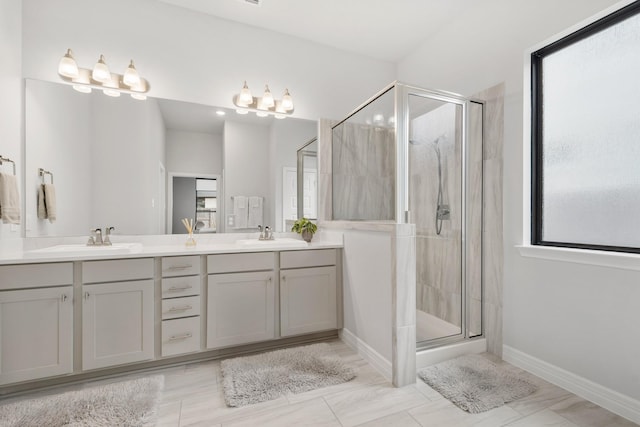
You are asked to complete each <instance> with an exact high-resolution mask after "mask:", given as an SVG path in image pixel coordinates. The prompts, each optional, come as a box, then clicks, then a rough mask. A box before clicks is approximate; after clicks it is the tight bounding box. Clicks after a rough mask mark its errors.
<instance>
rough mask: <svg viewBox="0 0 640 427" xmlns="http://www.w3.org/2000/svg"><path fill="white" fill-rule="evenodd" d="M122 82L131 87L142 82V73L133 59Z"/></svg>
mask: <svg viewBox="0 0 640 427" xmlns="http://www.w3.org/2000/svg"><path fill="white" fill-rule="evenodd" d="M122 82H123V83H124V84H126V85H127V86H129V87H134V86H138V85H139V84H140V74H138V70H136V67H135V65H133V59H132V60H131V63H130V64H129V66H128V67H127V69H126V70H125V71H124V76H123V77H122Z"/></svg>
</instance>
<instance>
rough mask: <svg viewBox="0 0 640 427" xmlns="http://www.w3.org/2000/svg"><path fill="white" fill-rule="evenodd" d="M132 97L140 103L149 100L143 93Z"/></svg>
mask: <svg viewBox="0 0 640 427" xmlns="http://www.w3.org/2000/svg"><path fill="white" fill-rule="evenodd" d="M131 97H132V98H133V99H137V100H138V101H144V100H145V99H147V95H143V94H141V93H132V94H131Z"/></svg>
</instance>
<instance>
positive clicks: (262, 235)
mask: <svg viewBox="0 0 640 427" xmlns="http://www.w3.org/2000/svg"><path fill="white" fill-rule="evenodd" d="M258 230H259V231H260V237H258V240H264V229H263V228H262V226H261V225H259V226H258Z"/></svg>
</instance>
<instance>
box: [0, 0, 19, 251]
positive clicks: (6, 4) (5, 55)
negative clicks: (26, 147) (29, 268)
mask: <svg viewBox="0 0 640 427" xmlns="http://www.w3.org/2000/svg"><path fill="white" fill-rule="evenodd" d="M21 13H22V4H21V2H19V1H15V0H0V58H2V66H0V93H1V94H2V96H0V155H2V156H3V157H8V158H10V159H12V160H14V161H15V162H16V174H17V175H18V176H20V174H21V173H22V148H21V147H22V141H21V139H22V128H21V123H22V67H21V49H22V37H21V31H22V19H21ZM0 169H1V170H2V171H3V172H9V173H11V172H12V169H11V163H5V164H3V165H2V166H1V167H0ZM19 187H20V193H21V197H24V194H22V193H23V192H22V183H20V185H19ZM22 217H23V220H24V212H22ZM18 237H20V227H16V226H12V225H5V224H2V223H1V222H0V239H2V240H5V241H6V239H8V238H18Z"/></svg>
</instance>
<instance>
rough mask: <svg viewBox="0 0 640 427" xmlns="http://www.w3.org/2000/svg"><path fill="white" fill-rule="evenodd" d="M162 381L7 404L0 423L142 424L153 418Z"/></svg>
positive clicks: (27, 426) (53, 426)
mask: <svg viewBox="0 0 640 427" xmlns="http://www.w3.org/2000/svg"><path fill="white" fill-rule="evenodd" d="M163 383H164V377H162V376H155V377H151V378H141V379H137V380H131V381H124V382H119V383H112V384H106V385H103V386H99V387H92V388H86V389H82V390H76V391H69V392H66V393H61V394H56V395H52V396H45V397H41V398H37V399H29V400H21V401H18V402H15V403H9V404H7V405H2V406H0V426H3V427H18V426H19V427H42V426H47V427H58V426H65V427H66V426H69V427H81V426H86V427H89V426H91V427H107V426H108V427H112V426H127V427H133V426H143V425H145V424H149V423H153V421H154V420H155V416H156V413H155V412H156V407H157V404H158V399H159V397H160V392H161V391H162V386H163Z"/></svg>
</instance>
